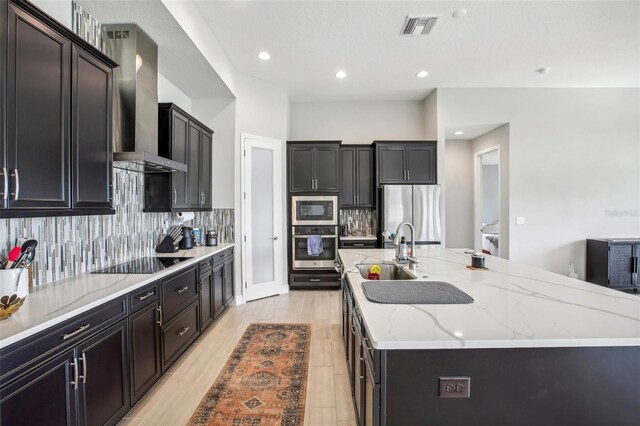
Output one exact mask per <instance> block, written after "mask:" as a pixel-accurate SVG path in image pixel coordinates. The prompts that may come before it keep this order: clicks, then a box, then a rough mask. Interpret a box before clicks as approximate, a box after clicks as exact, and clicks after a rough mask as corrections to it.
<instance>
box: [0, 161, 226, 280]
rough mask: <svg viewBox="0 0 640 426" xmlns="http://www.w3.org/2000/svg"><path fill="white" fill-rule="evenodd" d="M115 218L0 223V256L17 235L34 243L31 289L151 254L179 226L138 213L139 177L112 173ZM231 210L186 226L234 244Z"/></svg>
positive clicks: (165, 217) (165, 216)
mask: <svg viewBox="0 0 640 426" xmlns="http://www.w3.org/2000/svg"><path fill="white" fill-rule="evenodd" d="M113 179H114V188H115V190H114V199H113V204H114V208H115V210H116V214H115V215H106V216H74V217H68V216H65V217H47V218H27V219H2V220H0V256H1V257H2V259H6V257H7V253H8V250H10V249H11V248H12V247H13V246H14V245H15V242H16V239H17V238H19V237H30V238H35V239H37V240H38V249H37V255H36V258H35V261H34V264H33V281H34V285H41V284H45V283H48V282H51V281H56V280H59V279H62V278H68V277H72V276H74V275H77V274H81V273H84V272H90V271H94V270H96V269H100V268H103V267H105V266H109V265H112V264H114V263H120V262H124V261H127V260H130V259H135V258H138V257H142V256H148V255H152V254H154V253H155V247H156V245H157V243H158V241H159V240H160V239H161V237H163V236H164V235H165V233H166V232H167V230H168V229H169V228H170V227H171V226H174V225H178V224H179V221H178V219H177V215H175V214H173V213H143V212H142V209H143V207H144V191H143V190H142V188H144V175H143V174H140V173H134V172H129V171H124V170H120V169H114V171H113ZM233 223H234V210H233V209H214V210H213V211H212V212H200V213H196V217H195V219H194V220H193V221H192V222H188V223H186V225H187V226H192V227H198V228H200V229H211V228H215V227H217V229H218V241H220V242H232V241H234V230H233Z"/></svg>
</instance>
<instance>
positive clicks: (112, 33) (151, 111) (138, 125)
mask: <svg viewBox="0 0 640 426" xmlns="http://www.w3.org/2000/svg"><path fill="white" fill-rule="evenodd" d="M104 28H105V53H106V54H107V55H108V56H109V57H110V58H111V59H113V60H114V61H116V62H117V63H118V64H120V67H119V68H116V69H115V70H114V78H113V80H114V86H115V90H114V97H113V105H114V111H113V121H114V129H113V134H114V142H113V167H116V168H120V169H125V170H132V171H135V172H143V173H160V172H175V171H183V172H186V171H187V165H186V164H182V163H179V162H177V161H173V160H169V159H167V158H164V157H160V156H158V46H157V45H156V44H155V43H154V42H153V40H151V38H149V36H148V35H146V34H145V33H144V32H143V31H142V30H141V29H140V28H139V27H138V26H137V25H133V24H111V25H105V26H104Z"/></svg>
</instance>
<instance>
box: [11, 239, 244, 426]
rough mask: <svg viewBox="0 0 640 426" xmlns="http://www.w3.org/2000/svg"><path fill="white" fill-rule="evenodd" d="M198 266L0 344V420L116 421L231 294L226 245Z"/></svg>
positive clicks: (229, 252)
mask: <svg viewBox="0 0 640 426" xmlns="http://www.w3.org/2000/svg"><path fill="white" fill-rule="evenodd" d="M203 264H204V265H205V267H204V268H202V265H203ZM212 264H213V265H215V266H213V267H210V266H206V265H212ZM200 265H201V269H200V272H199V273H197V272H196V271H197V269H196V268H195V267H191V268H185V269H183V270H179V271H177V272H176V273H174V274H172V275H170V276H168V277H165V278H162V279H159V280H157V281H155V282H153V283H151V284H148V285H146V286H144V287H141V288H138V289H136V290H134V291H132V292H131V293H129V294H128V295H126V296H121V297H119V298H117V299H115V300H112V301H110V302H107V303H105V304H104V305H101V306H98V307H96V308H94V309H92V310H90V311H88V312H86V313H83V314H81V315H78V316H77V317H74V318H71V319H69V320H67V321H66V322H63V323H62V324H60V325H56V326H53V327H51V328H50V329H47V330H44V331H42V332H40V333H37V334H35V335H33V336H30V337H28V338H26V339H24V340H21V341H20V342H18V343H15V344H13V345H10V346H8V347H5V348H1V349H0V357H1V361H0V425H2V426H4V425H8V426H13V425H25V426H26V425H29V426H31V425H45V424H46V425H49V424H51V425H66V426H74V425H114V424H116V423H117V422H118V421H119V420H120V419H121V418H122V417H124V415H125V414H126V413H127V411H128V410H129V409H130V408H131V406H132V405H133V404H135V403H136V402H137V401H138V400H140V398H141V397H142V396H143V395H144V394H145V392H147V391H148V390H149V389H150V388H151V387H152V386H153V385H154V384H155V383H156V382H157V381H158V379H159V378H160V377H161V375H162V374H163V373H164V372H166V371H167V369H169V368H170V366H171V365H172V364H173V363H174V362H176V360H177V359H178V358H180V356H181V355H182V354H183V353H184V352H185V351H186V350H187V349H188V348H189V347H190V346H191V344H192V343H193V342H194V341H195V340H196V339H197V338H198V336H199V335H200V333H201V331H202V329H203V328H202V327H203V325H204V326H207V325H210V324H211V323H213V321H214V318H217V317H218V316H219V315H220V314H221V313H222V311H224V309H225V307H226V305H228V304H229V303H230V302H231V301H232V300H233V249H231V250H224V251H222V252H220V253H218V254H216V255H215V256H214V258H209V259H208V260H206V261H203V262H201V263H200ZM198 279H201V282H197V280H198ZM191 289H198V290H197V291H194V292H193V294H192V292H191ZM199 295H200V296H199ZM169 299H171V300H169ZM165 303H168V305H169V307H170V313H169V314H167V313H166V312H165V313H163V310H164V304H165ZM225 304H226V305H225Z"/></svg>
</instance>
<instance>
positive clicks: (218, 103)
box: [193, 99, 236, 209]
mask: <svg viewBox="0 0 640 426" xmlns="http://www.w3.org/2000/svg"><path fill="white" fill-rule="evenodd" d="M193 115H194V116H195V117H197V118H198V119H199V120H201V121H202V122H203V123H204V124H206V125H207V126H209V127H211V128H212V129H213V131H214V134H213V162H212V173H211V179H212V186H211V200H212V202H213V208H214V209H216V208H220V209H227V208H229V209H232V208H234V206H235V187H234V185H235V180H234V179H235V169H236V167H235V164H236V163H235V146H236V101H235V99H194V100H193Z"/></svg>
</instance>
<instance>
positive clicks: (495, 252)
mask: <svg viewBox="0 0 640 426" xmlns="http://www.w3.org/2000/svg"><path fill="white" fill-rule="evenodd" d="M474 190H475V196H474V208H473V211H474V246H475V247H474V248H475V250H476V251H482V253H484V254H489V255H492V256H500V146H499V145H496V146H493V147H490V148H486V149H483V150H482V151H478V152H476V153H474Z"/></svg>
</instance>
